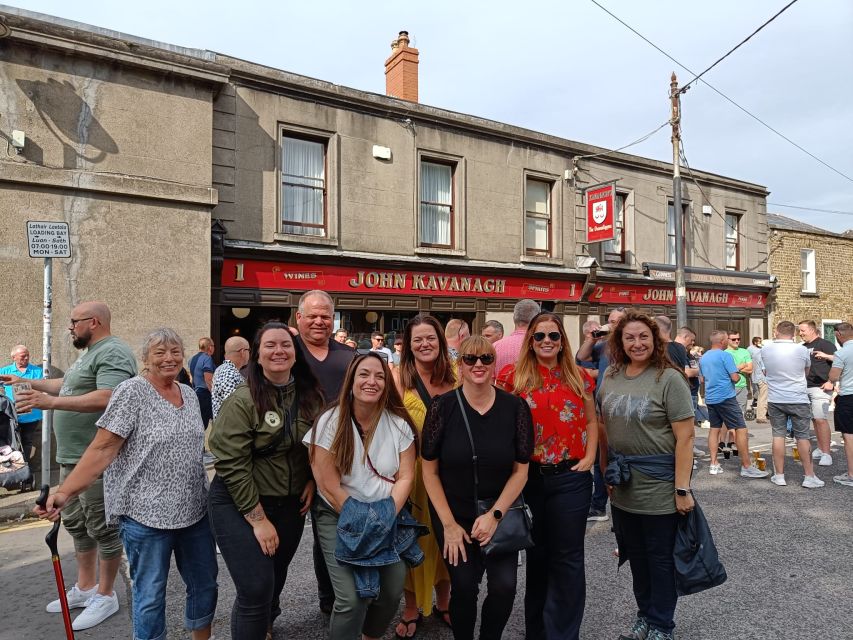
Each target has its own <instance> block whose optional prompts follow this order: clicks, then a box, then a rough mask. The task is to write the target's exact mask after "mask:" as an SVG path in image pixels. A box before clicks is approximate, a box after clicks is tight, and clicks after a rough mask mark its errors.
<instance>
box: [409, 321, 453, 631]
mask: <svg viewBox="0 0 853 640" xmlns="http://www.w3.org/2000/svg"><path fill="white" fill-rule="evenodd" d="M394 377H395V378H396V380H397V386H398V388H399V390H400V393H401V395H402V396H403V403H404V404H405V405H406V409H407V410H408V411H409V415H410V416H411V417H412V422H413V423H414V424H415V426H416V427H417V429H418V436H420V432H421V429H422V428H423V426H424V419H425V418H426V414H427V409H428V408H429V404H430V403H431V401H432V399H433V398H434V397H436V396H439V395H441V394H443V393H446V392H448V391H450V390H451V389H453V387H454V386H456V375H455V370H454V365H453V363H452V362H451V360H450V355H449V353H448V350H447V341H446V340H445V338H444V330H443V329H442V327H441V324H440V323H439V322H438V320H436V319H435V318H433V317H432V316H429V315H426V314H420V315H417V316H415V317H414V318H412V320H411V321H409V324H408V325H406V329H405V331H404V333H403V351H402V353H401V354H400V366H398V367H395V368H394ZM410 497H411V502H412V510H411V511H412V515H413V516H414V517H415V519H416V520H419V521H420V522H423V523H425V524H426V525H428V526H429V528H430V534H429V535H428V536H424V537H422V538H419V539H418V543H419V544H420V546H421V549H423V551H424V556H425V559H424V562H423V564H421V565H420V566H418V567H415V568H414V569H410V570H409V573H408V575H407V576H406V586H405V590H404V591H403V595H404V597H405V600H406V604H405V607H404V609H403V614H402V616H401V617H400V623H399V624H398V625H397V628H396V629H395V633H396V635H397V637H398V638H412V637H414V636H415V634H416V633H417V632H418V625H420V623H421V622H423V617H424V614H426V615H430V613H434V614H435V615H436V616H438V617H439V619H440V620H441V621H442V622H443V623H444V624H446V625H447V626H448V627H449V626H450V614H449V613H448V610H447V608H448V604H449V602H450V577H449V576H448V574H447V568H446V567H445V566H444V559H443V558H442V557H441V550H440V549H439V548H438V544H437V543H436V541H435V535H434V533H433V529H432V523H431V522H430V515H429V506H428V503H429V501H428V498H427V492H426V489H425V488H424V483H423V478H422V476H421V461H420V458H418V461H417V468H416V469H415V486H414V488H413V489H412V493H411V496H410ZM433 589H434V590H435V604H434V605H433V596H432V594H433Z"/></svg>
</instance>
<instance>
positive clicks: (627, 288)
mask: <svg viewBox="0 0 853 640" xmlns="http://www.w3.org/2000/svg"><path fill="white" fill-rule="evenodd" d="M589 301H590V302H601V303H607V304H620V305H623V306H637V307H648V306H650V305H674V304H675V288H674V287H671V286H670V287H667V286H659V285H634V284H601V285H597V286H596V287H595V288H594V289H593V290H592V293H591V294H590V296H589ZM766 302H767V296H766V294H764V293H758V292H755V293H753V292H748V291H728V290H724V289H690V288H688V289H687V304H688V305H689V306H692V307H739V308H746V309H763V308H764V305H765V303H766Z"/></svg>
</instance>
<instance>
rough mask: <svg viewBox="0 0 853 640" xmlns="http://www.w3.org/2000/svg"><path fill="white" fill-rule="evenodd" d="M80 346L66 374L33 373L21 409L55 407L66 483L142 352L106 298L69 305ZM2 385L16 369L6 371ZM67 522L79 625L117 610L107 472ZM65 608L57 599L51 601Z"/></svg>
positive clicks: (117, 543)
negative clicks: (134, 348) (114, 324)
mask: <svg viewBox="0 0 853 640" xmlns="http://www.w3.org/2000/svg"><path fill="white" fill-rule="evenodd" d="M68 329H69V331H70V332H71V339H72V342H73V344H74V347H75V348H76V349H79V350H80V351H81V353H80V356H79V357H78V358H77V361H76V362H75V363H74V364H73V365H71V368H70V369H69V370H68V371H67V372H66V374H65V377H63V378H54V379H49V380H30V381H29V382H30V384H31V385H32V391H22V392H19V393H18V394H17V397H16V407H17V410H18V411H19V412H21V411H29V410H32V409H43V410H47V409H51V410H53V411H54V416H53V426H54V430H55V432H56V461H57V462H58V463H59V465H60V472H59V481H60V483H61V482H62V481H63V480H64V479H65V478H66V477H68V475H69V474H70V473H71V471H72V470H73V469H74V467H75V465H76V464H77V462H78V461H79V460H80V458H81V456H82V455H83V452H84V451H85V450H86V447H88V446H89V443H90V442H92V440H93V439H94V437H95V434H96V433H97V431H98V427H97V426H96V424H95V423H96V422H97V420H98V418H100V417H101V414H102V413H103V412H104V409H105V408H106V406H107V403H109V401H110V397H111V396H112V393H113V389H115V388H116V387H117V386H118V385H119V384H120V383H121V382H124V381H125V380H127V379H128V378H132V377H133V376H135V375H136V359H135V358H134V356H133V353H132V352H131V350H130V348H129V347H128V346H127V345H126V344H125V343H124V342H122V341H121V340H119V339H118V338H116V337H115V336H113V335H112V334H111V333H110V310H109V307H107V305H105V304H104V303H103V302H83V303H81V304H79V305H77V306H76V307H75V308H74V310H73V311H72V312H71V321H70V323H69V325H68ZM0 381H2V382H3V383H4V384H14V383H15V382H18V381H19V378H18V377H17V376H9V375H7V376H0ZM62 515H63V518H62V523H63V524H64V525H65V528H66V530H67V531H68V533H69V534H71V537H72V538H73V540H74V551H75V553H76V558H77V583H76V584H75V585H74V586H72V587H71V589H69V590H68V595H67V597H68V606H69V607H70V608H72V609H74V608H80V607H83V608H84V611H83V613H81V614H80V615H79V616H78V617H77V618H76V619H75V620H74V623H73V625H72V626H73V628H74V630H75V631H80V630H83V629H89V628H91V627H94V626H95V625H98V624H100V623H101V622H103V621H104V620H106V619H107V618H108V617H110V616H111V615H113V614H114V613H115V612H117V611H118V607H119V605H118V598H117V597H116V594H115V592H114V591H113V584H114V583H115V579H116V574H117V572H118V567H119V563H120V562H121V554H122V546H121V540H120V539H119V534H118V529H117V528H116V527H111V526H108V525H107V521H106V515H105V513H104V486H103V481H102V480H101V479H98V480H96V481H95V482H93V483H92V485H91V486H90V487H89V488H88V489H87V490H86V491H84V492H83V493H81V494H80V495H79V496H77V497H76V498H74V499H72V500H71V501H69V502H68V504H67V506H66V507H65V510H64V511H63V513H62ZM47 611H49V612H52V613H59V612H60V611H61V607H60V604H59V600H54V601H53V602H51V603H50V604H48V605H47Z"/></svg>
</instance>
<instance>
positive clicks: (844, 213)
mask: <svg viewBox="0 0 853 640" xmlns="http://www.w3.org/2000/svg"><path fill="white" fill-rule="evenodd" d="M767 204H768V205H770V206H773V207H785V208H786V209H800V210H802V211H815V212H817V213H834V214H836V215H839V216H853V211H838V210H837V209H815V208H814V207H798V206H797V205H794V204H781V203H779V202H768V203H767Z"/></svg>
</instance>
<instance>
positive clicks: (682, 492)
mask: <svg viewBox="0 0 853 640" xmlns="http://www.w3.org/2000/svg"><path fill="white" fill-rule="evenodd" d="M688 493H689V494H690V495H693V489H689V488H688V489H679V488H678V487H676V488H675V495H678V496H686V495H687V494H688Z"/></svg>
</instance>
